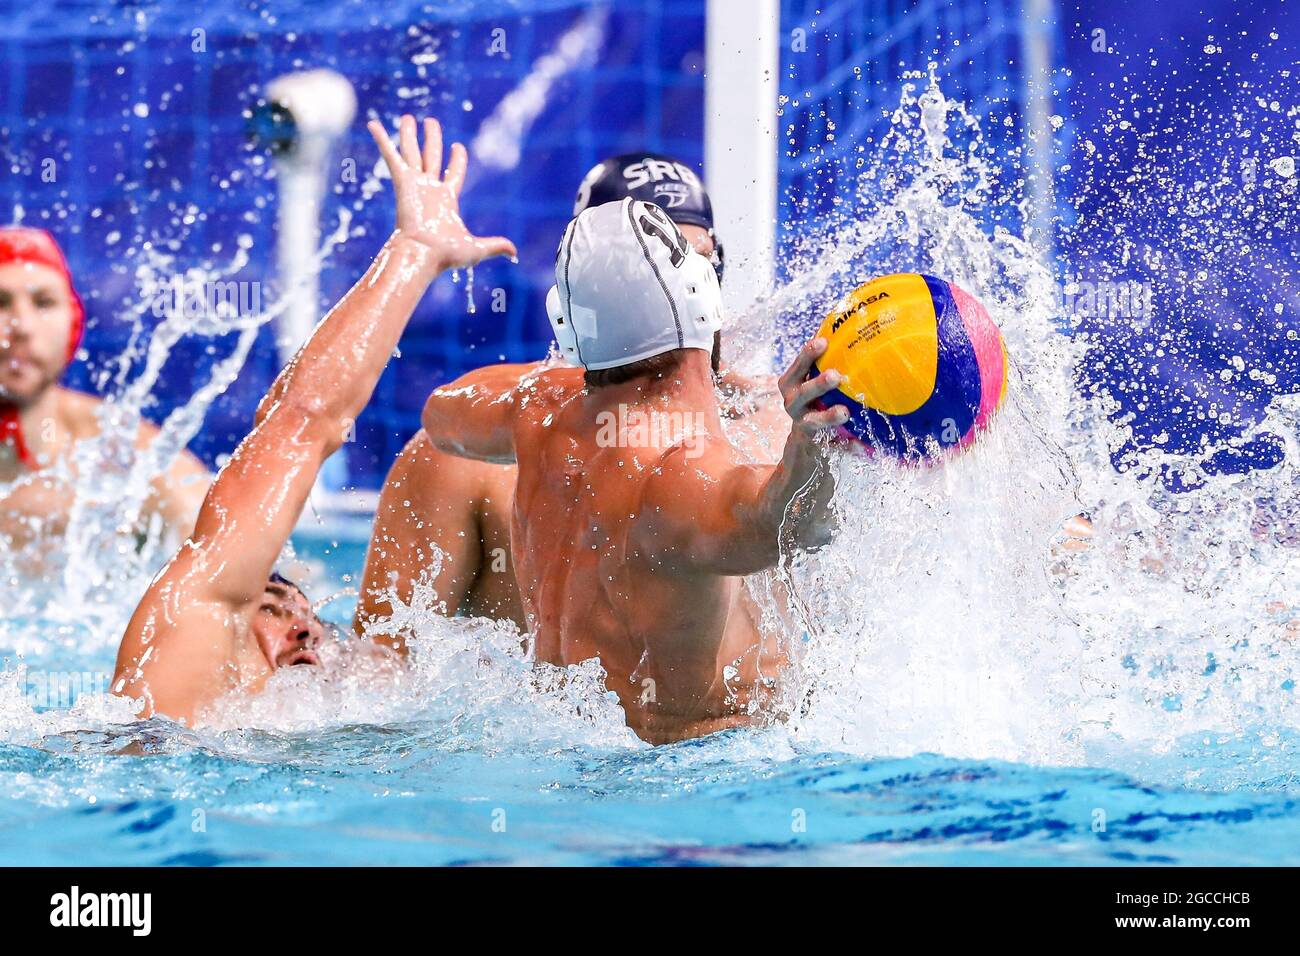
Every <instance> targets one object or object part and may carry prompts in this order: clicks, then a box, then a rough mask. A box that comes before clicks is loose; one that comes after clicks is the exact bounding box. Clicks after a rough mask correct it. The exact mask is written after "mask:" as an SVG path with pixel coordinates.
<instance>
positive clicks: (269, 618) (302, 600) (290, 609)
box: [253, 581, 325, 668]
mask: <svg viewBox="0 0 1300 956" xmlns="http://www.w3.org/2000/svg"><path fill="white" fill-rule="evenodd" d="M253 633H254V634H255V635H256V636H257V644H258V646H259V647H260V648H261V649H262V654H263V656H264V657H265V658H266V660H267V663H268V664H270V665H271V667H272V668H280V667H292V666H293V665H295V664H319V663H320V657H319V656H318V655H317V653H316V648H317V647H318V646H319V645H320V642H321V638H322V637H324V635H325V628H324V626H323V625H322V624H321V622H320V620H319V619H318V618H317V617H316V614H315V612H313V611H312V609H311V605H310V604H308V603H307V598H306V597H305V596H304V595H303V593H302V592H301V591H299V590H298V589H297V588H295V587H291V586H289V585H287V584H280V583H277V582H275V581H271V582H269V583H268V584H267V585H266V590H265V591H263V592H262V601H261V604H260V605H259V606H258V608H257V613H256V614H254V615H253Z"/></svg>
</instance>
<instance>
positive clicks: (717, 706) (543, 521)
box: [513, 368, 783, 743]
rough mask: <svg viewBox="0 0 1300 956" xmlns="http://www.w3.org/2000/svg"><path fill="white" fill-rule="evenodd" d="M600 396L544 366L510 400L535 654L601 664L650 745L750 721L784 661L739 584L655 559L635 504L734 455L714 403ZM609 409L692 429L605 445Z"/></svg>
mask: <svg viewBox="0 0 1300 956" xmlns="http://www.w3.org/2000/svg"><path fill="white" fill-rule="evenodd" d="M600 392H601V393H602V394H593V392H592V391H590V390H587V389H585V388H584V387H583V381H582V372H581V370H578V369H571V368H568V369H552V370H549V371H546V372H543V373H541V374H540V375H539V376H538V377H537V378H536V379H535V380H534V382H533V383H532V384H531V385H530V386H529V387H528V400H527V401H521V402H520V403H519V405H520V415H519V419H518V422H517V425H516V429H515V442H516V453H517V456H518V461H519V480H518V484H517V486H516V491H515V507H514V524H513V540H514V553H515V560H516V575H517V577H518V581H519V586H520V591H521V597H522V600H523V602H524V607H525V610H526V612H527V614H528V616H529V619H530V621H531V623H532V630H533V635H534V638H535V640H536V655H537V658H538V660H541V661H546V662H549V663H553V664H575V663H577V662H579V661H583V660H587V659H589V658H593V657H597V658H599V659H600V662H601V664H602V666H603V667H604V668H605V671H606V674H607V678H606V686H608V687H609V689H611V690H613V691H614V692H615V693H617V694H618V696H619V699H620V700H621V702H622V704H623V707H624V710H625V711H626V713H627V720H628V725H629V726H630V727H631V728H632V729H633V730H635V731H636V732H637V734H639V735H640V736H641V737H643V738H644V739H646V740H649V741H651V742H653V743H664V742H668V741H672V740H678V739H682V738H685V737H693V736H698V735H701V734H705V733H710V732H712V731H715V730H719V729H723V728H726V727H730V726H736V725H739V724H746V723H750V722H752V721H754V720H755V719H761V718H762V716H763V712H764V704H765V702H766V698H767V696H768V694H767V690H770V689H771V688H772V687H773V686H774V685H775V680H776V677H777V674H778V672H779V669H780V667H781V665H782V663H783V660H782V657H781V652H780V649H779V647H778V644H777V641H776V639H775V637H774V636H772V635H768V636H767V637H764V636H763V635H762V634H761V633H760V631H759V629H758V627H757V626H756V624H755V620H754V615H753V614H752V613H751V609H750V608H749V607H748V604H747V600H746V597H745V594H744V591H743V579H742V578H741V577H740V576H738V575H735V576H732V575H718V574H707V573H700V572H699V571H698V570H696V569H682V568H679V567H676V566H674V564H673V563H672V562H669V561H665V560H663V558H662V557H661V549H660V548H658V547H656V546H655V545H656V544H661V543H662V542H656V541H655V538H656V537H657V536H658V535H659V534H660V532H661V531H662V530H663V529H661V528H660V527H659V526H658V524H657V523H656V521H655V516H654V514H653V505H652V504H651V503H650V502H648V501H647V488H648V483H649V482H650V481H651V480H652V479H655V478H661V477H662V476H663V475H664V472H665V469H668V470H673V469H678V468H688V469H689V468H691V467H692V462H693V461H695V460H696V459H700V460H703V459H706V458H711V459H713V460H715V461H716V460H717V458H718V457H719V456H721V457H723V458H726V459H727V460H729V461H730V460H731V459H732V458H733V456H734V454H735V452H734V450H733V449H732V448H731V446H730V445H728V444H727V442H726V441H725V440H724V439H723V438H722V437H721V436H722V429H721V422H720V420H719V417H718V412H717V404H716V400H714V399H713V397H712V395H711V394H710V395H707V396H704V395H701V394H700V393H699V391H698V390H691V389H687V390H685V392H684V393H674V392H670V391H669V390H664V391H659V390H653V389H652V390H649V391H648V392H647V391H646V390H644V389H643V388H641V387H640V386H614V387H612V388H608V389H601V390H600ZM607 392H615V393H617V394H603V393H607ZM619 407H621V408H623V409H624V414H625V420H626V418H631V419H632V420H634V421H635V420H636V418H635V416H636V414H637V413H638V412H640V413H643V414H644V415H645V416H647V418H646V419H642V420H643V421H644V420H649V416H651V415H655V416H659V417H658V419H657V420H659V421H676V422H691V423H697V424H698V427H699V429H700V430H699V431H698V432H695V433H692V434H690V435H687V436H684V440H678V441H677V442H675V443H674V442H673V441H672V439H673V438H674V437H676V438H678V439H682V438H683V436H681V435H677V436H673V435H672V434H671V433H669V432H668V430H667V429H662V430H655V429H648V430H647V433H646V434H644V435H641V436H636V435H632V437H629V435H628V434H624V435H623V436H622V439H623V440H621V441H620V440H619V436H618V434H617V431H615V432H614V433H613V437H614V438H615V441H614V443H613V444H611V443H610V442H609V438H610V437H611V431H610V429H609V427H608V425H609V423H610V422H611V419H610V418H609V417H608V416H609V415H610V409H611V408H615V409H617V408H619ZM615 415H617V412H615ZM674 416H675V417H674ZM614 420H616V419H614ZM602 424H603V425H605V426H606V427H604V428H602Z"/></svg>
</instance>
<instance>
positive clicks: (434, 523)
mask: <svg viewBox="0 0 1300 956" xmlns="http://www.w3.org/2000/svg"><path fill="white" fill-rule="evenodd" d="M678 227H679V228H680V229H681V232H682V235H683V236H685V237H686V239H687V241H689V242H690V243H691V246H692V247H693V248H694V249H695V251H697V252H699V253H700V254H701V255H703V256H705V257H706V258H707V257H709V256H711V255H712V254H713V249H714V242H713V237H712V236H711V235H709V232H708V230H707V229H704V228H702V227H700V226H695V225H691V224H680V223H679V224H678ZM540 364H541V363H537V366H519V369H520V374H523V372H524V371H525V370H526V369H527V368H532V367H538V366H540ZM722 384H723V385H724V387H726V388H727V389H728V390H729V392H730V394H731V395H732V396H733V397H735V398H736V399H737V401H735V402H732V403H730V405H729V406H727V407H724V409H723V417H724V418H729V419H732V420H739V419H747V420H748V421H749V423H750V424H751V425H752V428H753V431H748V430H742V432H741V434H740V436H739V439H738V440H739V441H741V442H742V443H744V444H745V445H746V447H745V448H744V450H745V451H746V453H747V454H748V456H749V457H750V459H751V460H754V461H761V462H774V461H775V460H776V458H777V457H778V454H779V450H780V447H781V442H782V441H784V439H785V431H786V425H787V420H786V416H785V411H784V409H783V408H782V407H781V397H780V394H779V393H778V391H777V389H776V383H775V380H774V379H773V380H761V379H760V380H754V379H746V378H743V377H741V376H738V375H734V374H732V373H729V372H726V371H724V372H723V376H722ZM755 433H756V434H755ZM515 477H516V469H515V466H514V465H501V464H493V463H490V462H483V461H475V460H473V459H468V458H460V457H457V456H455V455H450V454H447V453H445V452H442V451H439V450H438V449H437V448H435V447H433V445H432V444H430V442H429V440H428V436H427V435H425V433H424V431H423V430H421V431H419V432H417V433H416V435H415V436H414V437H413V438H412V439H411V440H410V442H408V443H407V445H406V447H405V448H404V449H403V450H402V453H401V454H400V455H399V456H398V457H397V460H396V461H395V462H394V464H393V467H392V469H391V470H390V471H389V473H388V476H387V478H385V480H384V487H383V489H382V491H381V492H380V496H379V502H378V504H377V506H376V509H375V524H374V529H373V531H372V533H371V538H370V545H369V548H368V549H367V552H366V564H365V570H364V572H363V574H362V584H361V589H360V591H361V594H360V598H359V600H358V602H357V611H356V615H355V617H354V619H353V627H354V629H355V631H356V632H357V633H358V634H361V633H363V632H364V630H365V625H366V624H367V623H368V622H371V621H375V620H379V619H382V618H384V617H387V616H388V615H389V614H390V613H391V611H392V606H391V604H390V603H389V599H388V597H387V595H388V594H389V593H395V594H396V595H397V597H398V598H399V599H400V600H401V601H403V602H404V603H409V602H410V600H411V597H412V593H413V590H414V586H415V582H416V581H417V580H418V579H419V578H420V576H421V574H423V573H425V572H426V571H429V570H430V569H431V564H432V562H433V557H432V556H433V555H434V554H435V551H436V552H440V553H441V555H442V558H441V566H440V567H439V568H438V572H437V574H436V575H435V576H434V577H432V578H431V584H432V586H433V589H434V592H435V593H436V594H437V597H438V600H439V602H441V609H442V611H443V612H444V613H446V614H447V615H449V616H454V615H457V614H461V615H465V616H470V617H491V618H494V619H497V620H508V621H512V622H514V624H515V625H516V626H517V627H519V628H520V630H523V631H526V630H527V622H526V621H525V619H524V613H523V604H522V602H521V600H520V597H519V589H518V586H517V584H516V582H515V574H514V563H513V560H512V558H511V557H510V523H511V513H512V510H513V509H512V505H513V502H514V488H515ZM746 603H747V602H746ZM755 617H756V615H755ZM754 632H755V635H756V634H757V625H755V626H754ZM377 639H380V640H385V641H386V642H387V643H389V645H390V646H391V647H392V648H393V649H394V650H396V651H398V652H399V653H403V654H404V653H405V652H406V642H405V638H404V636H403V635H394V636H393V637H391V638H377ZM755 641H756V642H757V638H755Z"/></svg>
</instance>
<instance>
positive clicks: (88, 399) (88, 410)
mask: <svg viewBox="0 0 1300 956" xmlns="http://www.w3.org/2000/svg"><path fill="white" fill-rule="evenodd" d="M56 387H57V388H58V390H59V392H58V394H59V417H60V418H62V419H63V425H64V427H65V428H67V429H68V430H69V431H70V432H72V434H73V436H75V437H76V438H78V439H80V438H91V437H93V436H95V435H98V434H99V415H98V412H99V408H100V406H101V405H103V404H104V400H103V399H102V398H99V397H98V396H96V395H88V394H86V393H85V392H78V391H76V390H75V389H71V388H65V387H63V386H61V385H60V386H56Z"/></svg>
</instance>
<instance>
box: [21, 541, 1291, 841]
mask: <svg viewBox="0 0 1300 956" xmlns="http://www.w3.org/2000/svg"><path fill="white" fill-rule="evenodd" d="M363 530H364V529H363V527H362V526H360V525H357V526H353V527H351V528H342V529H338V528H335V529H330V530H329V531H328V532H326V533H314V534H311V535H308V536H305V537H304V536H299V537H298V538H297V539H296V544H297V548H298V551H299V553H300V554H301V555H303V556H304V557H307V558H309V559H312V560H316V561H319V562H320V565H321V567H322V568H323V577H324V578H325V579H329V578H331V577H332V578H334V579H335V580H336V581H337V582H339V583H340V584H341V583H342V581H343V576H344V575H345V574H347V573H355V572H356V571H357V569H358V568H359V567H360V561H361V555H362V549H363V542H364V537H363V536H362V534H361V532H362V531H363ZM314 583H315V584H316V586H317V587H319V586H320V582H314ZM343 603H344V602H335V604H333V605H331V607H330V614H331V616H333V617H335V618H336V619H344V618H346V616H347V613H348V609H347V608H346V607H344V606H342V605H343ZM10 643H12V642H10ZM52 644H55V645H58V648H56V649H53V650H48V651H43V652H36V653H33V652H30V651H29V652H28V653H27V654H26V655H25V656H24V658H23V664H24V665H25V666H27V667H32V668H38V667H39V668H50V669H54V668H57V667H69V668H71V667H76V668H78V669H80V670H83V671H86V670H92V671H93V670H103V671H107V670H109V669H110V668H111V663H112V651H111V649H109V648H107V647H105V648H100V649H98V650H95V651H93V652H92V653H91V654H90V655H89V657H90V658H91V659H90V661H89V662H88V661H87V655H86V653H85V652H84V651H78V650H77V649H76V648H75V642H74V643H73V644H72V645H69V644H67V643H62V644H60V642H58V641H53V642H52ZM3 653H4V655H5V656H6V657H7V658H8V662H7V664H6V670H7V671H9V672H10V673H11V674H12V672H13V671H14V669H15V667H16V666H17V664H16V655H15V653H14V650H13V648H12V647H6V648H5V649H4V651H3ZM29 692H30V690H29ZM19 703H20V702H15V700H14V699H13V697H12V695H10V696H9V697H8V698H3V699H0V728H3V732H2V733H0V796H2V797H3V799H0V863H3V864H6V865H13V864H35V865H60V864H62V865H111V864H140V865H160V864H161V865H170V864H194V865H220V864H265V865H274V864H282V865H283V864H288V865H297V864H304V865H334V864H442V865H458V864H513V863H535V864H635V865H659V864H668V865H713V864H795V865H801V864H816V863H830V864H957V865H966V864H1008V865H1011V864H1048V865H1056V864H1060V865H1091V864H1116V863H1120V864H1168V863H1172V864H1201V865H1236V864H1286V863H1295V862H1297V861H1300V851H1297V847H1300V804H1298V802H1297V796H1296V793H1297V773H1296V768H1297V766H1300V765H1298V764H1297V762H1296V761H1295V760H1294V758H1292V757H1291V753H1292V752H1293V750H1294V745H1295V743H1296V741H1295V740H1294V739H1293V738H1289V737H1287V738H1276V737H1275V738H1272V739H1271V740H1270V745H1269V746H1267V747H1265V746H1264V745H1262V744H1261V743H1259V742H1257V741H1256V739H1255V737H1253V736H1252V735H1238V736H1234V737H1224V738H1210V737H1198V738H1196V739H1194V740H1189V741H1186V742H1184V743H1183V744H1182V745H1180V746H1178V747H1175V748H1173V749H1172V750H1170V751H1169V752H1167V753H1164V754H1154V753H1149V752H1143V751H1142V750H1141V749H1140V748H1136V749H1135V748H1131V747H1128V748H1126V747H1123V746H1120V745H1119V744H1117V745H1116V746H1115V747H1114V748H1112V749H1110V750H1109V751H1107V752H1105V753H1101V752H1098V754H1097V757H1096V762H1098V763H1099V764H1100V765H1104V766H1110V767H1118V768H1120V769H1101V768H1097V769H1094V768H1090V767H1052V766H1030V765H1025V764H1017V763H1008V762H1002V761H981V760H968V759H951V758H947V757H944V756H940V755H934V754H918V755H915V756H910V757H903V758H899V757H891V758H888V759H869V758H864V757H863V756H861V755H852V754H845V753H834V752H822V751H819V750H813V749H809V748H807V747H805V746H802V745H800V744H799V743H797V742H795V741H793V740H792V739H791V737H790V735H789V734H787V733H786V732H785V731H784V730H783V729H781V728H769V729H764V730H755V731H745V730H738V731H730V732H727V733H723V734H718V735H715V736H712V737H708V738H704V739H700V740H694V741H689V742H685V743H680V744H676V745H672V746H667V747H659V748H649V747H645V746H642V745H639V744H637V743H636V742H635V741H633V740H631V739H629V738H623V737H620V736H618V735H617V734H615V735H613V736H610V735H606V738H593V737H591V736H590V735H583V734H581V733H578V734H576V735H574V736H573V737H572V738H571V739H566V734H567V733H568V726H569V725H566V724H563V723H559V724H557V725H556V726H554V727H550V728H547V727H544V726H535V727H533V728H531V730H530V731H529V733H527V734H524V735H521V734H520V732H519V730H518V728H517V727H516V728H513V729H511V728H510V727H508V726H506V725H507V724H508V723H509V714H502V713H499V712H496V711H494V710H493V709H492V708H490V707H489V708H480V709H477V710H475V709H474V708H469V709H467V710H466V711H465V712H464V713H463V714H461V715H460V716H459V717H456V718H452V719H449V718H447V717H446V715H445V714H440V715H438V716H436V717H434V716H430V717H427V718H421V719H414V720H400V721H393V722H389V723H382V724H367V723H366V722H364V721H358V720H354V719H340V720H338V721H336V722H333V723H328V724H327V725H325V726H317V727H313V728H312V729H309V730H300V731H292V732H289V731H272V730H266V729H260V730H238V731H225V732H220V733H217V732H209V731H200V732H192V731H186V730H183V729H180V728H177V727H175V726H174V725H170V724H168V723H166V722H164V721H149V722H145V723H139V724H125V723H113V722H111V721H109V722H105V721H102V720H98V719H95V718H93V717H88V718H86V719H85V720H84V721H83V723H84V725H85V728H87V729H77V726H76V725H77V720H75V719H71V720H70V719H69V718H67V717H66V715H64V716H62V717H60V718H59V720H58V722H57V724H56V725H53V726H52V727H47V728H42V726H41V725H40V724H39V722H38V723H36V724H33V722H32V720H31V715H30V712H28V713H27V714H26V719H23V717H24V715H23V714H22V713H21V712H20V711H21V710H22V708H21V707H19V706H18V704H19ZM37 709H38V710H40V711H41V712H42V713H43V714H45V715H47V716H48V715H49V714H51V713H52V711H51V709H50V708H45V707H38V708H37ZM516 716H518V715H516ZM530 719H535V717H534V718H530ZM498 725H499V726H498Z"/></svg>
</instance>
